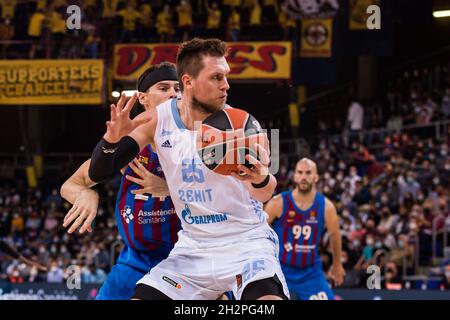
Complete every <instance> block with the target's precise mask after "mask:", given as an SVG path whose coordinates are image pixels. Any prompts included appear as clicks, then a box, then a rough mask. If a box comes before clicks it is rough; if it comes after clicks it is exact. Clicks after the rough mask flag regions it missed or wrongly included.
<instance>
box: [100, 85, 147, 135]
mask: <svg viewBox="0 0 450 320" xmlns="http://www.w3.org/2000/svg"><path fill="white" fill-rule="evenodd" d="M126 99H127V98H126V96H125V94H123V93H122V95H121V96H120V99H119V101H117V105H115V104H111V105H110V109H111V119H110V120H109V121H107V122H106V133H105V135H104V136H103V138H104V139H105V140H106V141H108V142H110V143H116V142H119V141H120V139H122V137H124V136H126V135H128V134H130V133H131V132H132V131H133V130H134V129H135V128H136V127H138V126H140V125H141V124H143V123H146V122H148V121H150V119H149V118H148V117H145V116H138V117H136V118H134V119H133V120H131V119H130V111H131V109H132V108H133V106H134V104H135V103H136V100H137V94H136V93H135V94H134V95H133V96H132V97H131V98H130V99H129V100H128V102H127V103H126V104H125V101H126Z"/></svg>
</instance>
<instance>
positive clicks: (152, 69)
mask: <svg viewBox="0 0 450 320" xmlns="http://www.w3.org/2000/svg"><path fill="white" fill-rule="evenodd" d="M162 68H173V69H176V66H175V64H174V63H172V62H168V61H163V62H161V63H158V64H153V65H151V66H150V67H148V68H147V69H146V70H145V71H144V72H143V73H142V74H141V75H140V76H139V78H138V80H137V81H136V88H139V84H140V83H141V82H142V80H144V79H145V77H146V76H147V75H148V74H150V73H152V72H155V71H156V70H158V69H162Z"/></svg>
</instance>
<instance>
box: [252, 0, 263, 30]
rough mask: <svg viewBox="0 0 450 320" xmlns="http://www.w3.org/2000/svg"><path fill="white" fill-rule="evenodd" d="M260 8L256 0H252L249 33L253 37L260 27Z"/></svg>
mask: <svg viewBox="0 0 450 320" xmlns="http://www.w3.org/2000/svg"><path fill="white" fill-rule="evenodd" d="M261 17H262V9H261V5H260V4H259V1H258V0H253V1H252V3H251V6H250V21H249V25H250V34H251V36H252V38H254V37H255V36H256V35H257V34H258V30H259V28H260V27H261Z"/></svg>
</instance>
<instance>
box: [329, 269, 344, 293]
mask: <svg viewBox="0 0 450 320" xmlns="http://www.w3.org/2000/svg"><path fill="white" fill-rule="evenodd" d="M328 275H329V276H330V278H331V279H333V282H334V285H335V286H337V287H339V286H340V285H342V283H343V282H344V277H345V270H344V267H343V266H342V264H341V263H339V264H336V265H335V264H333V265H332V266H331V269H330V272H329V274H328Z"/></svg>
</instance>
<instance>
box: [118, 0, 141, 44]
mask: <svg viewBox="0 0 450 320" xmlns="http://www.w3.org/2000/svg"><path fill="white" fill-rule="evenodd" d="M117 15H118V16H119V17H120V18H121V20H122V30H121V33H120V36H119V43H129V42H135V41H136V39H137V37H136V36H137V34H136V30H137V27H138V26H137V25H138V23H139V22H140V21H141V20H142V16H141V13H140V12H138V11H137V10H136V4H135V3H134V2H133V1H129V2H128V5H127V7H126V8H125V9H122V10H119V12H117Z"/></svg>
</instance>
